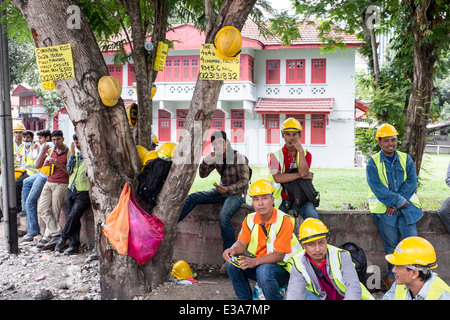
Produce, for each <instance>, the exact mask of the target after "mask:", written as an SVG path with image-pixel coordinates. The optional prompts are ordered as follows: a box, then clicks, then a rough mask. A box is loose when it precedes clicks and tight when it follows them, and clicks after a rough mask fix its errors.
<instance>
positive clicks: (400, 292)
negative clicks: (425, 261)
mask: <svg viewBox="0 0 450 320" xmlns="http://www.w3.org/2000/svg"><path fill="white" fill-rule="evenodd" d="M444 292H450V287H449V286H448V285H447V284H446V283H445V282H444V280H442V279H441V278H439V277H438V276H437V275H434V280H433V282H432V283H431V285H430V289H429V290H428V295H427V297H426V298H425V300H438V299H439V297H440V296H441V295H442V294H443V293H444ZM407 293H408V288H407V287H406V286H405V285H403V284H402V285H397V288H396V289H395V298H394V299H395V300H406V294H407Z"/></svg>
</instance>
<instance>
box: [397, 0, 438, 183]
mask: <svg viewBox="0 0 450 320" xmlns="http://www.w3.org/2000/svg"><path fill="white" fill-rule="evenodd" d="M414 3H415V2H414V1H409V5H410V8H411V16H412V17H413V18H412V19H413V33H414V61H413V63H414V71H413V81H412V89H411V94H410V97H409V103H408V105H407V110H406V113H405V114H406V118H405V134H404V144H405V147H406V150H407V153H408V154H409V155H410V156H411V158H412V159H413V161H414V165H415V166H416V172H417V175H419V173H420V167H421V165H422V157H423V153H424V150H425V142H426V141H425V136H426V126H427V123H428V121H429V111H430V105H431V100H432V98H433V93H434V85H433V68H434V64H435V62H436V53H435V52H436V44H435V43H433V42H431V41H424V39H425V38H426V37H427V35H428V34H427V33H428V31H429V27H430V25H431V20H430V17H432V15H431V14H430V13H431V12H432V11H433V10H434V5H435V1H432V0H431V1H427V0H423V1H420V2H419V3H418V4H417V6H416V5H415V4H414ZM421 26H427V28H425V29H423V27H421Z"/></svg>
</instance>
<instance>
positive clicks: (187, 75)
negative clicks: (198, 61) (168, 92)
mask: <svg viewBox="0 0 450 320" xmlns="http://www.w3.org/2000/svg"><path fill="white" fill-rule="evenodd" d="M190 65H191V60H190V59H189V58H184V59H183V81H190V80H191V67H190Z"/></svg>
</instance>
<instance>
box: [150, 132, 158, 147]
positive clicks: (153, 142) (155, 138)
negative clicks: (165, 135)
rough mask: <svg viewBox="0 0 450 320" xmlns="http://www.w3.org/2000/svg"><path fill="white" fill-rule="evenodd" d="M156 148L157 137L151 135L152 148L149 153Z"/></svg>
mask: <svg viewBox="0 0 450 320" xmlns="http://www.w3.org/2000/svg"><path fill="white" fill-rule="evenodd" d="M157 146H158V137H157V136H156V135H155V134H152V147H151V148H150V151H153V150H156V147H157Z"/></svg>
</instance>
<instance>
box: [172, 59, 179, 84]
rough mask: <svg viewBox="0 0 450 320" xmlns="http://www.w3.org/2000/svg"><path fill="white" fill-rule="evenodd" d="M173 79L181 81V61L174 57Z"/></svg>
mask: <svg viewBox="0 0 450 320" xmlns="http://www.w3.org/2000/svg"><path fill="white" fill-rule="evenodd" d="M172 81H181V61H180V59H173V79H172Z"/></svg>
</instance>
